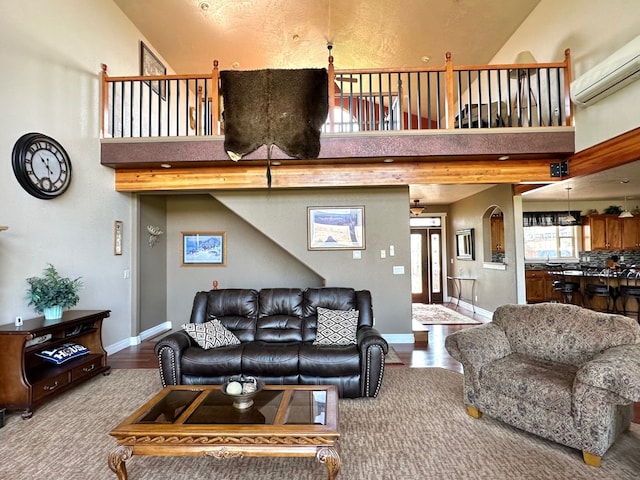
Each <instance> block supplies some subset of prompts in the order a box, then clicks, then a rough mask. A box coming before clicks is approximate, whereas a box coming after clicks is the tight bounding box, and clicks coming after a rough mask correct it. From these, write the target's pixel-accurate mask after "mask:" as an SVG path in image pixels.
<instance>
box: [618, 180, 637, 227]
mask: <svg viewBox="0 0 640 480" xmlns="http://www.w3.org/2000/svg"><path fill="white" fill-rule="evenodd" d="M620 183H622V184H627V183H629V180H622V181H621V182H620ZM618 218H633V213H631V212H630V211H629V209H628V208H627V196H626V195H625V196H624V210H623V211H622V213H621V214H620V215H618Z"/></svg>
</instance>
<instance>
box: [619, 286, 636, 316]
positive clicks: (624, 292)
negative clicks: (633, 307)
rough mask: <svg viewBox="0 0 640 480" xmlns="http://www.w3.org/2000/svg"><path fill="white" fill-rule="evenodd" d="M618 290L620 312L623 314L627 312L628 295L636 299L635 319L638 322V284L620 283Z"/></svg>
mask: <svg viewBox="0 0 640 480" xmlns="http://www.w3.org/2000/svg"><path fill="white" fill-rule="evenodd" d="M618 290H619V291H620V299H621V301H622V313H623V314H624V315H626V314H627V300H629V297H631V298H635V299H636V303H637V305H638V312H637V316H638V318H637V320H638V323H640V285H620V286H619V287H618Z"/></svg>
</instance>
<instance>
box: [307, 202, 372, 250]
mask: <svg viewBox="0 0 640 480" xmlns="http://www.w3.org/2000/svg"><path fill="white" fill-rule="evenodd" d="M307 215H308V219H307V248H308V249H309V250H340V249H342V250H364V249H365V229H364V207H363V206H358V207H307Z"/></svg>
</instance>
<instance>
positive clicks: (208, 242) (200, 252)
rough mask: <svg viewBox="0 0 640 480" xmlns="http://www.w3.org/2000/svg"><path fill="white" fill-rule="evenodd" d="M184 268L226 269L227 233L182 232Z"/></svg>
mask: <svg viewBox="0 0 640 480" xmlns="http://www.w3.org/2000/svg"><path fill="white" fill-rule="evenodd" d="M180 234H181V235H182V261H181V266H183V267H224V266H226V264H227V245H226V234H225V232H180Z"/></svg>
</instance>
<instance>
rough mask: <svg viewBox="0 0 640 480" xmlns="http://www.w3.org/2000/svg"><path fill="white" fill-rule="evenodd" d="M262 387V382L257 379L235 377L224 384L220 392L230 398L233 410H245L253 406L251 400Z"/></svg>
mask: <svg viewBox="0 0 640 480" xmlns="http://www.w3.org/2000/svg"><path fill="white" fill-rule="evenodd" d="M263 387H264V382H263V381H262V380H260V379H259V378H256V377H248V376H244V375H237V376H235V377H230V378H229V379H228V380H227V381H226V382H224V383H223V384H222V386H221V387H220V390H221V391H222V393H224V394H225V395H227V396H229V397H231V398H232V400H233V406H234V408H237V409H238V410H246V409H247V408H249V407H250V406H251V405H253V398H254V397H255V396H256V395H257V394H258V392H260V390H262V388H263Z"/></svg>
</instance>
